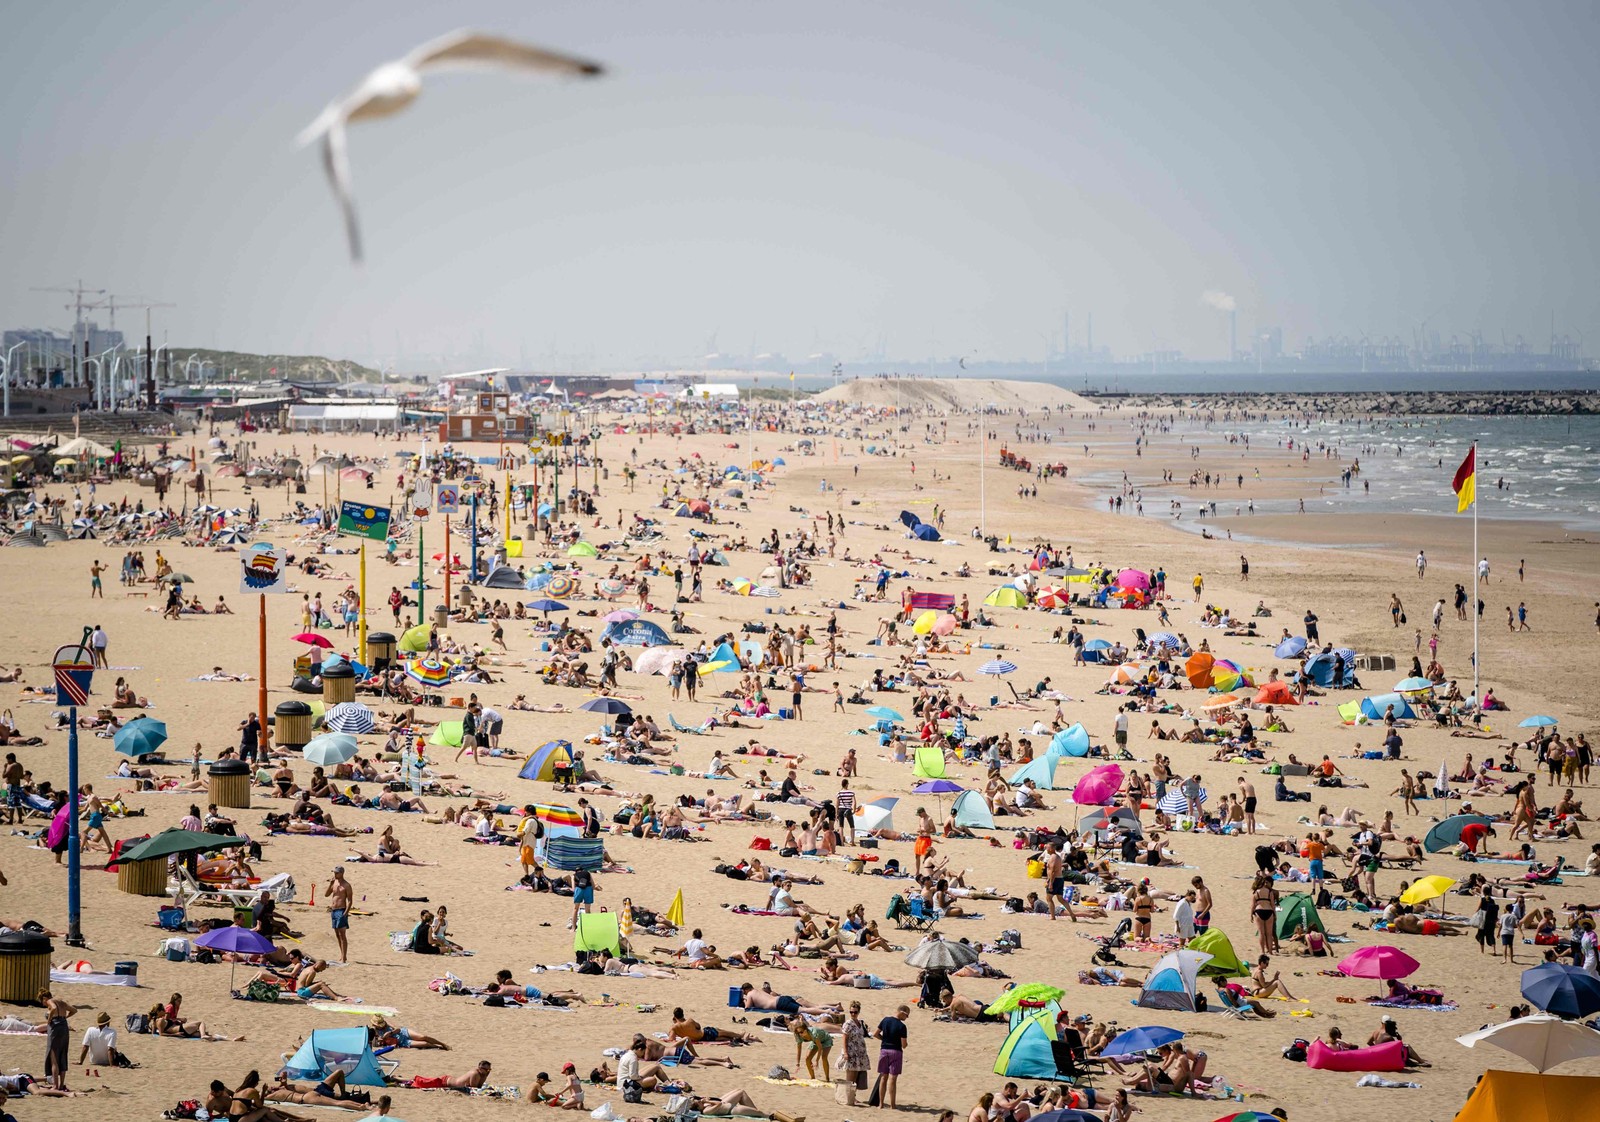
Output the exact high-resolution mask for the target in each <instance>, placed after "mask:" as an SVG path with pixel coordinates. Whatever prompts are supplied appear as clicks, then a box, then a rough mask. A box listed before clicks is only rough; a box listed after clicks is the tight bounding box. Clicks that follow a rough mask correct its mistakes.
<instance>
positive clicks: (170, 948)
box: [161, 938, 189, 962]
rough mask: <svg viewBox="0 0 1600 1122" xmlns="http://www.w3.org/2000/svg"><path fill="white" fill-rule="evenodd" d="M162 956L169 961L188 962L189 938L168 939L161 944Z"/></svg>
mask: <svg viewBox="0 0 1600 1122" xmlns="http://www.w3.org/2000/svg"><path fill="white" fill-rule="evenodd" d="M161 957H162V958H164V959H166V960H167V961H168V962H188V961H189V940H187V939H183V938H177V939H168V940H166V941H165V942H163V943H162V944H161Z"/></svg>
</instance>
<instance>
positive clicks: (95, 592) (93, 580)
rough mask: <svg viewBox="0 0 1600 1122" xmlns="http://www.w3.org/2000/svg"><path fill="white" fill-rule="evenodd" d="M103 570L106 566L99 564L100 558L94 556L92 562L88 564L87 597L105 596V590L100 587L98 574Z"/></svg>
mask: <svg viewBox="0 0 1600 1122" xmlns="http://www.w3.org/2000/svg"><path fill="white" fill-rule="evenodd" d="M105 571H106V567H105V566H104V565H102V564H100V559H99V558H98V557H97V558H95V561H94V564H92V565H90V566H89V599H91V600H93V599H95V598H96V597H99V598H100V599H101V600H104V599H105V598H106V590H105V589H104V588H101V587H100V574H101V573H103V572H105Z"/></svg>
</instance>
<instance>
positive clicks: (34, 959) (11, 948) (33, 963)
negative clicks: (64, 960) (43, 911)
mask: <svg viewBox="0 0 1600 1122" xmlns="http://www.w3.org/2000/svg"><path fill="white" fill-rule="evenodd" d="M54 951H55V945H54V944H52V943H51V942H50V936H48V935H41V934H39V933H38V932H35V931H12V932H9V933H7V934H5V935H0V1001H9V1002H13V1003H15V1004H22V1005H33V1004H35V1003H37V1001H38V1000H39V991H40V990H42V989H49V988H50V956H51V954H52V953H53V952H54Z"/></svg>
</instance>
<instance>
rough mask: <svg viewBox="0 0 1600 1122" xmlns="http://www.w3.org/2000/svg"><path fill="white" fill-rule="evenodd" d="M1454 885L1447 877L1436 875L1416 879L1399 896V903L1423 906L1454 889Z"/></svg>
mask: <svg viewBox="0 0 1600 1122" xmlns="http://www.w3.org/2000/svg"><path fill="white" fill-rule="evenodd" d="M1455 883H1456V882H1455V881H1454V880H1452V879H1451V878H1449V877H1441V876H1438V875H1434V876H1426V877H1418V878H1417V879H1416V880H1414V881H1412V882H1411V887H1410V888H1408V889H1406V890H1405V891H1404V892H1402V893H1401V894H1400V902H1401V903H1402V904H1410V905H1412V906H1413V907H1415V906H1416V905H1418V904H1425V903H1427V902H1428V901H1429V900H1437V899H1440V898H1442V897H1443V896H1444V894H1445V893H1446V892H1449V891H1450V889H1451V888H1453V887H1455Z"/></svg>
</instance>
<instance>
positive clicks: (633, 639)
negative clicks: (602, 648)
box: [600, 619, 672, 647]
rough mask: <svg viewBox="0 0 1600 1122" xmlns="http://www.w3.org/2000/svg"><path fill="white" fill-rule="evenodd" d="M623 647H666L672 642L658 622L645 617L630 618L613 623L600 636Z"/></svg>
mask: <svg viewBox="0 0 1600 1122" xmlns="http://www.w3.org/2000/svg"><path fill="white" fill-rule="evenodd" d="M600 637H601V638H602V639H610V640H611V641H612V642H613V643H616V644H618V645H620V646H624V647H666V646H670V645H671V644H672V640H671V639H669V638H668V637H667V633H666V632H665V631H663V630H662V629H661V626H660V624H655V623H651V622H650V621H649V620H647V619H630V620H624V621H622V622H620V623H613V624H610V625H608V626H607V627H606V629H605V631H604V632H603V633H602V634H601V636H600Z"/></svg>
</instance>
